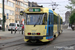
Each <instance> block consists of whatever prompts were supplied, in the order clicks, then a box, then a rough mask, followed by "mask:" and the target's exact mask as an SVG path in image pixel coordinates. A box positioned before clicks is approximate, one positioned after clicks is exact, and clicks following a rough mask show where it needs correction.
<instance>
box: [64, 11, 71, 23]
mask: <svg viewBox="0 0 75 50" xmlns="http://www.w3.org/2000/svg"><path fill="white" fill-rule="evenodd" d="M70 15H71V13H70V11H67V12H66V13H65V24H69V18H70Z"/></svg>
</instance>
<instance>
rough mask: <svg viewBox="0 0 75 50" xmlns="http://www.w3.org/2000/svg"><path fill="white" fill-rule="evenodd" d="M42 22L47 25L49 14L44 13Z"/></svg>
mask: <svg viewBox="0 0 75 50" xmlns="http://www.w3.org/2000/svg"><path fill="white" fill-rule="evenodd" d="M42 24H43V25H47V14H45V15H44V17H43V22H42Z"/></svg>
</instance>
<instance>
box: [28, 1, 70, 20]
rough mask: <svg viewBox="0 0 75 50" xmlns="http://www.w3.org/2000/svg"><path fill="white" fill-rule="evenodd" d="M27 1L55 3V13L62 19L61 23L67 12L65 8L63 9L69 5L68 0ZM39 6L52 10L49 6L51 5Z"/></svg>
mask: <svg viewBox="0 0 75 50" xmlns="http://www.w3.org/2000/svg"><path fill="white" fill-rule="evenodd" d="M29 1H30V2H37V3H52V2H56V4H59V5H58V6H57V7H56V9H55V12H56V13H58V14H60V16H61V17H62V18H63V21H65V12H66V11H69V10H68V9H67V8H65V6H66V5H69V1H68V0H29ZM39 5H43V6H44V7H48V8H52V6H50V5H51V4H39Z"/></svg>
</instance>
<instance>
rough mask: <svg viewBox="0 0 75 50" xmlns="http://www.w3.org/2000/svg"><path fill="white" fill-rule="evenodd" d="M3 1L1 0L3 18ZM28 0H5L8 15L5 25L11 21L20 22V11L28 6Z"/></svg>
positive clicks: (0, 12)
mask: <svg viewBox="0 0 75 50" xmlns="http://www.w3.org/2000/svg"><path fill="white" fill-rule="evenodd" d="M2 1H3V0H0V19H3V16H2ZM27 2H28V0H21V1H13V0H5V1H4V7H5V10H4V13H5V16H6V22H5V27H6V26H7V25H9V23H15V22H17V23H19V20H20V18H19V17H20V11H22V10H25V9H26V8H27V7H28V3H27Z"/></svg>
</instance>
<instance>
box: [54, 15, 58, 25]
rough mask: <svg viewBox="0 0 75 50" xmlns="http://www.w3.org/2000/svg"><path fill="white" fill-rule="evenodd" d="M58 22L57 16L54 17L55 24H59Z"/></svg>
mask: <svg viewBox="0 0 75 50" xmlns="http://www.w3.org/2000/svg"><path fill="white" fill-rule="evenodd" d="M57 20H58V18H57V16H55V15H54V24H57V23H58V21H57Z"/></svg>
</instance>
